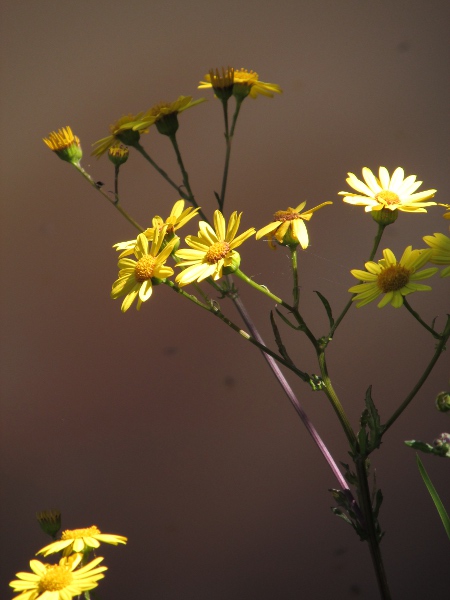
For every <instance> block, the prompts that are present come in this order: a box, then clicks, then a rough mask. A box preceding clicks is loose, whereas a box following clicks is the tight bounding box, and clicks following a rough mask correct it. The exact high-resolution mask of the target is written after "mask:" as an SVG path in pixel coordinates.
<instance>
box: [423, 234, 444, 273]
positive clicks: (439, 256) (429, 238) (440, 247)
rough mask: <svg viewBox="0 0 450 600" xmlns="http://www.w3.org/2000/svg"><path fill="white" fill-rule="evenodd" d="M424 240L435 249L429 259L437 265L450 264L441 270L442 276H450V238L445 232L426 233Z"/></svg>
mask: <svg viewBox="0 0 450 600" xmlns="http://www.w3.org/2000/svg"><path fill="white" fill-rule="evenodd" d="M423 241H424V242H425V243H426V244H428V246H430V248H431V249H432V251H433V254H432V255H431V258H430V259H429V261H430V262H431V263H434V264H435V265H449V266H448V267H446V268H445V269H443V270H442V271H441V277H450V238H449V237H448V236H446V235H444V234H443V233H435V234H434V235H426V236H425V237H424V238H423Z"/></svg>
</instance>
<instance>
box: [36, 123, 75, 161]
mask: <svg viewBox="0 0 450 600" xmlns="http://www.w3.org/2000/svg"><path fill="white" fill-rule="evenodd" d="M43 140H44V142H45V144H47V146H48V147H49V148H50V150H53V152H54V153H55V154H56V155H57V156H59V158H60V159H61V160H65V161H66V162H69V163H72V164H73V165H75V166H79V164H80V160H81V158H82V156H83V151H82V150H81V144H80V140H79V138H78V137H77V136H76V135H73V133H72V130H71V129H70V127H69V126H67V127H62V129H59V130H58V131H52V132H51V133H50V134H49V136H48V138H43Z"/></svg>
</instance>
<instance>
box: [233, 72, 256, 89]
mask: <svg viewBox="0 0 450 600" xmlns="http://www.w3.org/2000/svg"><path fill="white" fill-rule="evenodd" d="M256 81H258V73H255V71H247V69H239V70H237V71H235V72H234V83H241V84H246V85H254V84H255V82H256Z"/></svg>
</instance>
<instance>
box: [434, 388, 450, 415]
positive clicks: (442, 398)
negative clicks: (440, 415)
mask: <svg viewBox="0 0 450 600" xmlns="http://www.w3.org/2000/svg"><path fill="white" fill-rule="evenodd" d="M436 408H437V409H438V410H439V411H440V412H448V411H449V410H450V392H441V393H440V394H438V395H437V396H436Z"/></svg>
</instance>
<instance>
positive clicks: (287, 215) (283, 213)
mask: <svg viewBox="0 0 450 600" xmlns="http://www.w3.org/2000/svg"><path fill="white" fill-rule="evenodd" d="M295 219H300V215H299V214H298V213H296V212H294V211H293V210H292V208H291V209H290V210H279V211H277V212H276V213H275V214H274V215H273V220H274V221H282V222H284V221H295Z"/></svg>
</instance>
